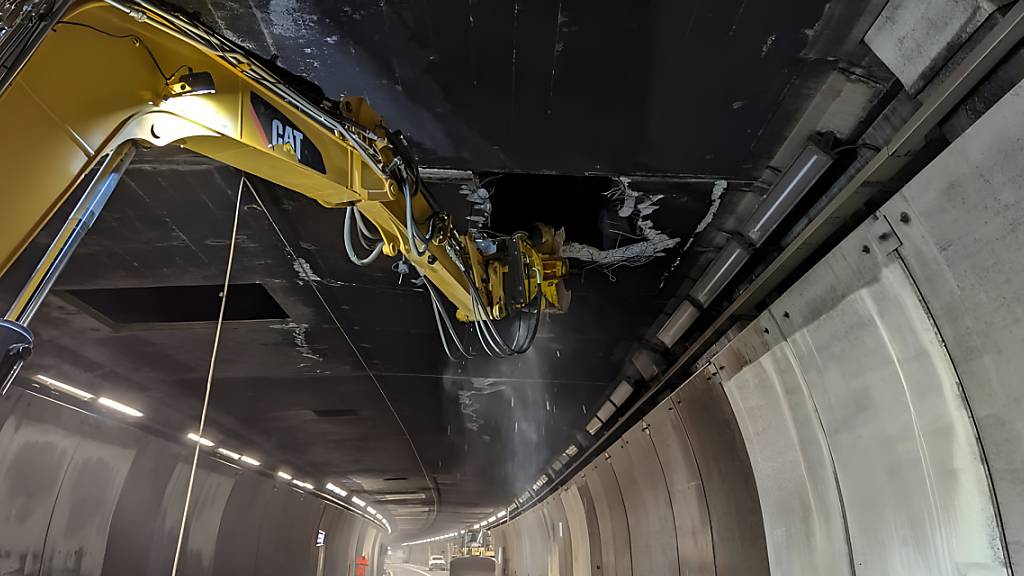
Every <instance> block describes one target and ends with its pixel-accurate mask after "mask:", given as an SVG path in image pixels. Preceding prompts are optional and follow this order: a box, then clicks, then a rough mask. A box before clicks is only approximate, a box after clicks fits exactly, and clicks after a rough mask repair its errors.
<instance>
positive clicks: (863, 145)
mask: <svg viewBox="0 0 1024 576" xmlns="http://www.w3.org/2000/svg"><path fill="white" fill-rule="evenodd" d="M854 148H864V149H866V150H872V151H874V152H881V151H882V149H881V148H879V147H878V146H875V145H874V144H869V143H867V142H861V143H859V144H850V145H848V146H840V147H839V148H836V149H835V150H832V153H833V154H838V153H840V152H844V151H846V150H852V149H854Z"/></svg>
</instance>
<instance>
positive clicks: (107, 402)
mask: <svg viewBox="0 0 1024 576" xmlns="http://www.w3.org/2000/svg"><path fill="white" fill-rule="evenodd" d="M97 402H99V403H100V404H103V405H104V406H106V407H107V408H112V409H114V410H117V411H118V412H121V413H122V414H127V415H129V416H132V417H133V418H140V417H141V416H142V412H139V411H138V410H136V409H135V408H132V407H131V406H128V405H127V404H122V403H120V402H118V401H117V400H111V399H110V398H104V397H103V396H100V398H99V400H97Z"/></svg>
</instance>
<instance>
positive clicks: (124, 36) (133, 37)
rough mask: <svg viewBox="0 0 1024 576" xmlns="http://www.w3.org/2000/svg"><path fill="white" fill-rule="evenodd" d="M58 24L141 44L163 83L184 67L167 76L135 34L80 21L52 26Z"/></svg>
mask: <svg viewBox="0 0 1024 576" xmlns="http://www.w3.org/2000/svg"><path fill="white" fill-rule="evenodd" d="M60 24H63V25H65V26H78V27H80V28H86V29H88V30H92V31H93V32H99V33H100V34H103V35H104V36H109V37H111V38H121V39H126V40H132V41H134V42H135V44H136V45H137V46H142V48H143V49H144V50H145V51H146V54H149V59H150V60H152V61H153V66H155V67H156V71H157V72H159V73H160V77H161V78H163V79H164V84H165V85H166V84H169V83H170V82H171V80H172V79H173V78H174V74H177V73H178V71H179V70H181V69H182V68H185V67H186V65H185V64H182V65H181V66H178V68H177V69H176V70H175V71H174V72H173V73H172V74H171V75H170V76H168V75H167V74H165V73H164V69H163V68H162V67H161V66H160V62H158V61H157V59H156V55H155V54H153V51H152V50H150V48H149V45H148V44H146V42H145V41H144V40H143V39H142V38H141V37H139V36H136V35H135V34H114V33H112V32H107V31H106V30H101V29H99V28H97V27H95V26H93V25H91V24H84V23H82V22H71V21H69V20H58V21H57V22H55V23H54V27H56V26H58V25H60Z"/></svg>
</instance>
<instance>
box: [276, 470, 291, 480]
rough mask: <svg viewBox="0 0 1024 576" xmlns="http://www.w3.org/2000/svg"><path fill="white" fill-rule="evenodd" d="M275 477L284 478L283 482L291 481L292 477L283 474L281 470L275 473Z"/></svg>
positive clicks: (285, 473)
mask: <svg viewBox="0 0 1024 576" xmlns="http://www.w3.org/2000/svg"><path fill="white" fill-rule="evenodd" d="M277 476H278V477H279V478H284V479H285V480H291V479H292V475H291V474H289V473H287V472H284V471H282V470H278V471H277Z"/></svg>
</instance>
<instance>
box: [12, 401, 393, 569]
mask: <svg viewBox="0 0 1024 576" xmlns="http://www.w3.org/2000/svg"><path fill="white" fill-rule="evenodd" d="M0 416H3V417H4V419H3V420H2V421H0V574H4V575H5V576H29V575H32V576H36V575H40V576H51V575H52V576H58V575H59V576H100V575H105V576H121V575H125V576H129V575H130V576H140V575H152V576H166V575H167V574H169V573H170V569H171V564H172V562H173V557H174V547H175V544H176V542H177V537H178V529H179V526H180V520H181V510H182V506H183V505H184V496H185V486H186V483H187V480H188V471H189V467H190V466H191V462H192V458H191V457H192V452H191V451H190V450H189V447H188V446H186V445H184V444H182V445H175V444H172V443H169V442H164V441H162V440H158V439H156V438H153V437H151V436H147V435H146V434H144V433H143V432H140V431H138V430H136V429H133V428H129V427H126V426H123V425H121V424H119V423H117V422H115V421H112V420H106V419H102V418H98V417H94V416H91V415H88V414H85V413H82V412H79V411H77V410H73V409H69V408H67V407H65V406H62V405H59V404H57V403H54V402H51V401H49V400H47V399H45V398H41V397H38V396H36V395H34V394H31V393H28V392H24V391H21V390H17V389H15V390H12V391H11V392H9V393H8V394H7V396H5V397H4V398H2V399H0ZM328 511H330V512H331V513H332V514H333V516H334V523H335V526H343V527H344V528H343V529H338V531H339V532H351V533H352V534H361V535H365V536H366V538H364V541H365V542H366V545H365V547H364V548H363V552H364V553H366V554H367V556H368V558H370V561H371V563H375V562H377V558H376V557H377V552H378V550H379V549H380V541H381V534H380V531H379V530H378V529H377V528H376V526H374V525H373V524H371V523H370V522H368V521H366V520H364V519H361V518H359V517H358V516H355V515H354V514H351V513H349V512H346V511H342V510H340V509H335V508H334V507H333V506H328V505H327V504H326V503H325V502H323V501H321V500H319V499H317V498H315V497H313V496H310V495H308V494H303V493H300V492H298V491H296V490H293V489H291V488H290V487H288V486H287V485H285V484H282V483H280V482H276V481H274V480H272V479H270V478H267V477H264V476H261V475H259V474H256V473H254V472H250V471H245V470H242V469H240V468H238V467H236V466H233V465H230V464H226V463H223V462H220V461H217V460H211V459H208V458H206V457H203V458H201V461H200V465H199V467H198V468H197V471H196V479H195V485H194V488H193V492H192V501H191V505H190V516H189V518H190V519H189V523H188V525H187V530H186V534H185V538H184V541H183V545H182V556H181V559H180V561H179V567H178V573H179V574H182V575H186V574H187V575H189V576H207V575H218V576H219V575H223V576H234V575H236V574H275V575H277V574H311V575H312V574H314V573H315V569H316V562H317V554H318V552H317V550H316V548H315V546H314V542H315V538H316V532H317V529H318V527H319V526H321V517H322V516H324V514H326V513H327V512H328ZM350 543H351V538H349V539H347V542H346V539H345V538H339V539H338V544H337V545H335V544H333V540H332V539H331V538H330V536H328V544H327V546H328V547H331V546H337V547H339V548H340V549H341V550H339V554H343V555H348V556H350V557H351V558H353V559H354V556H351V555H352V554H354V553H355V552H356V549H355V547H353V546H351V544H350ZM328 550H332V548H328ZM348 563H349V562H348V561H346V562H345V564H346V565H347V564H348ZM336 573H341V574H345V573H347V572H345V569H344V568H342V569H341V570H339V571H337V572H336Z"/></svg>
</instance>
